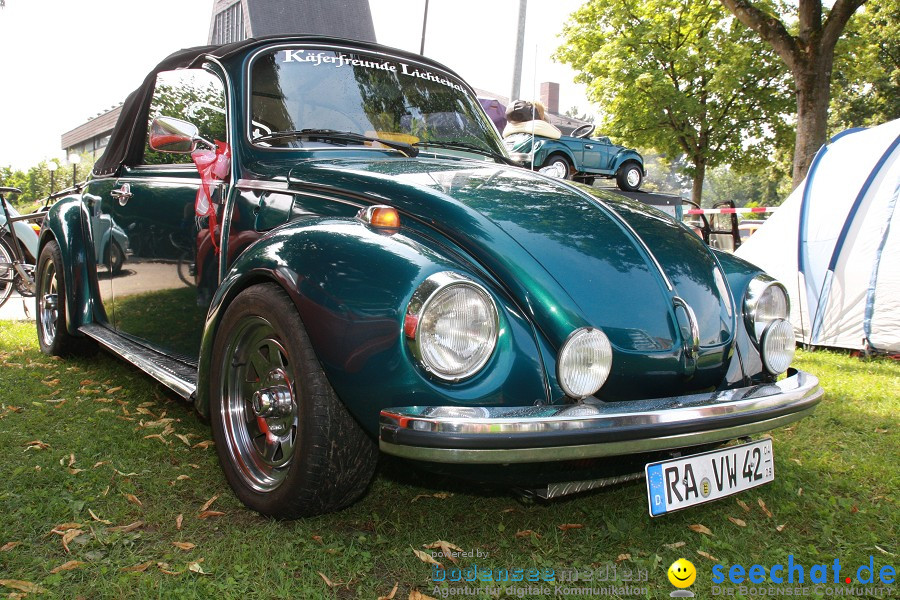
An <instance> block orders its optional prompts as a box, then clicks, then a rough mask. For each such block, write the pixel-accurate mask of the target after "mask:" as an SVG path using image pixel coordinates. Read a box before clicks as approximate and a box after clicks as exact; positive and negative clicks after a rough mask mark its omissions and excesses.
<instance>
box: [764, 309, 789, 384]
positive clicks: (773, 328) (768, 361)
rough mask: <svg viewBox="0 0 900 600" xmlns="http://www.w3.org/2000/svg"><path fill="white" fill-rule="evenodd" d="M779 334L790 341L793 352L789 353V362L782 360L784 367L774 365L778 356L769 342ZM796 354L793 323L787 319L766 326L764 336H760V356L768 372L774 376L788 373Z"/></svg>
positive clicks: (774, 320)
mask: <svg viewBox="0 0 900 600" xmlns="http://www.w3.org/2000/svg"><path fill="white" fill-rule="evenodd" d="M779 329H781V331H779ZM778 334H781V335H784V336H786V337H788V338H789V339H790V346H791V351H790V352H789V356H788V357H787V360H786V361H784V360H782V363H783V365H776V364H773V360H774V359H775V358H776V356H773V354H774V353H773V351H772V350H771V349H770V348H769V340H770V339H771V338H772V336H773V335H778ZM795 353H796V343H795V341H794V327H793V326H792V325H791V322H790V321H788V320H787V319H773V320H772V322H771V323H769V324H768V325H767V326H766V329H765V331H763V334H762V336H760V355H761V356H762V362H763V366H764V367H765V368H766V371H768V372H769V373H771V374H772V375H781V374H782V373H784V372H785V371H787V370H788V368H789V367H790V366H791V363H792V362H794V354H795ZM777 358H778V359H779V360H781V359H783V358H784V357H783V356H781V355H779V356H777ZM782 366H783V368H782Z"/></svg>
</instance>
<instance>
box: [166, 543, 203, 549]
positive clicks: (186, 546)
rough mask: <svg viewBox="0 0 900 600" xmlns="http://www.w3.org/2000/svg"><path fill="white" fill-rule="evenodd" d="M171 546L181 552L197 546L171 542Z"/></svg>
mask: <svg viewBox="0 0 900 600" xmlns="http://www.w3.org/2000/svg"><path fill="white" fill-rule="evenodd" d="M172 545H173V546H175V547H176V548H179V549H181V550H193V549H194V548H196V547H197V544H192V543H190V542H172Z"/></svg>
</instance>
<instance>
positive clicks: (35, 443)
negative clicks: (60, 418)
mask: <svg viewBox="0 0 900 600" xmlns="http://www.w3.org/2000/svg"><path fill="white" fill-rule="evenodd" d="M22 445H23V446H25V450H23V452H28V451H29V450H46V449H47V448H49V447H50V444H45V443H44V442H42V441H41V440H31V441H30V442H25V443H24V444H22ZM9 581H12V580H9Z"/></svg>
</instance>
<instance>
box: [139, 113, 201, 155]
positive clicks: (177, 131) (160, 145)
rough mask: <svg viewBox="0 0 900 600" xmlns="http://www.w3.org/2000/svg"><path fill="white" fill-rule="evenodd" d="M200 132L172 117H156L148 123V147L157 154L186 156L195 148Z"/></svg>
mask: <svg viewBox="0 0 900 600" xmlns="http://www.w3.org/2000/svg"><path fill="white" fill-rule="evenodd" d="M199 133H200V130H199V129H197V126H196V125H194V124H193V123H188V122H187V121H182V120H181V119H176V118H174V117H156V118H155V119H153V121H152V122H151V123H150V147H151V148H153V149H154V150H157V151H158V152H173V153H178V154H186V153H189V152H193V151H194V150H196V148H197V142H198V141H199Z"/></svg>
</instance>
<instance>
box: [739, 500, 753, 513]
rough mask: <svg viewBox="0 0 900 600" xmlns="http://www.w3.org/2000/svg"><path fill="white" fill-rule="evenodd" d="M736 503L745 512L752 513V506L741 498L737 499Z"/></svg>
mask: <svg viewBox="0 0 900 600" xmlns="http://www.w3.org/2000/svg"><path fill="white" fill-rule="evenodd" d="M735 501H736V502H737V503H738V506H740V507H741V508H743V509H744V512H750V506H749V505H748V504H747V503H746V502H744V501H743V500H741V499H740V498H735Z"/></svg>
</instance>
